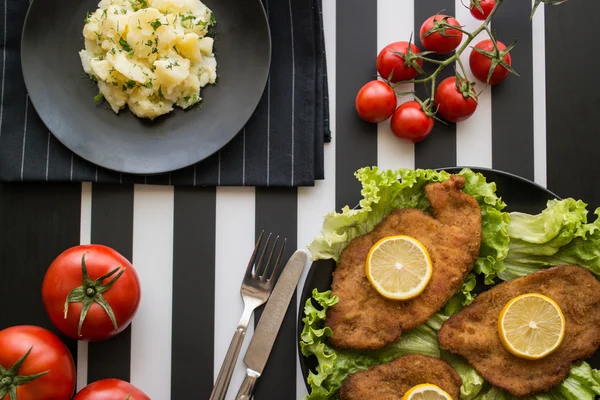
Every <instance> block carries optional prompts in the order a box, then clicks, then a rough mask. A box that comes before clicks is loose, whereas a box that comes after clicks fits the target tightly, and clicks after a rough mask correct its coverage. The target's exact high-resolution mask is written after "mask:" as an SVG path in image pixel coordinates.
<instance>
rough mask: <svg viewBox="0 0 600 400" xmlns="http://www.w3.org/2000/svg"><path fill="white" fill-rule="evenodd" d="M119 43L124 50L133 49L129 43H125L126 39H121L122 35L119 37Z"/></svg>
mask: <svg viewBox="0 0 600 400" xmlns="http://www.w3.org/2000/svg"><path fill="white" fill-rule="evenodd" d="M119 44H120V45H121V47H122V48H123V50H125V51H126V52H130V51H133V49H132V48H131V46H130V45H129V43H127V41H126V40H125V39H123V38H122V37H121V39H119Z"/></svg>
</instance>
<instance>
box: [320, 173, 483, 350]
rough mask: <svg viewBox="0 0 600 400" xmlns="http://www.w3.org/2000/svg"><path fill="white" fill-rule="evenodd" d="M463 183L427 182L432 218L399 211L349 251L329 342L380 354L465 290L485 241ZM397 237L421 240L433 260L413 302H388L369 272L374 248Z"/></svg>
mask: <svg viewBox="0 0 600 400" xmlns="http://www.w3.org/2000/svg"><path fill="white" fill-rule="evenodd" d="M464 182H465V181H464V178H463V177H461V176H458V175H453V176H452V177H451V178H450V179H449V180H447V181H445V182H443V183H431V184H428V185H427V186H426V187H425V194H426V196H427V199H428V200H429V202H430V203H431V213H432V215H433V216H432V215H429V214H427V213H425V212H423V211H420V210H417V209H397V210H395V211H392V213H391V214H390V215H389V216H387V217H386V218H384V219H383V220H382V221H381V222H380V223H379V224H378V225H377V226H376V227H375V229H374V230H373V231H371V232H370V233H368V234H366V235H363V236H359V237H357V238H355V239H353V240H352V241H351V242H350V243H349V244H348V246H347V247H346V248H345V249H344V251H343V252H342V254H341V255H340V259H339V262H338V265H337V268H336V270H335V272H334V273H333V284H332V285H331V288H332V291H333V295H335V296H338V298H339V301H338V303H337V304H336V305H335V306H333V307H332V308H330V309H329V311H328V313H327V320H326V324H327V326H328V327H330V328H331V329H332V330H333V337H331V338H330V341H331V343H332V344H333V345H334V346H336V347H340V348H353V349H360V350H375V349H379V348H381V347H383V346H385V345H386V344H390V343H393V342H396V341H397V340H398V339H399V338H400V335H401V334H402V331H403V330H409V329H412V328H414V327H415V326H417V325H420V324H422V323H424V322H426V321H427V320H428V319H429V318H430V317H431V316H432V315H433V314H435V313H436V312H437V311H438V310H439V309H440V308H442V307H443V306H444V304H446V302H447V301H448V299H450V297H452V295H454V294H455V293H456V292H457V291H458V290H459V289H460V287H461V285H462V283H463V281H464V279H465V278H466V276H467V274H468V273H469V271H471V269H472V268H473V265H474V263H475V260H476V259H477V257H478V255H479V245H480V242H481V210H480V208H479V205H478V204H477V201H476V200H475V199H474V198H473V197H472V196H469V195H467V194H465V193H463V192H462V188H463V186H464ZM392 235H407V236H411V237H414V238H416V239H417V240H419V241H420V242H421V243H423V245H424V246H425V248H426V249H427V250H428V252H429V255H430V257H431V261H432V265H433V274H432V277H431V280H430V281H429V284H428V285H427V287H426V288H425V290H424V291H423V292H422V293H421V294H420V295H419V296H417V297H415V298H414V299H411V300H389V299H386V298H384V297H383V296H381V295H380V294H379V293H378V292H377V291H376V290H375V289H374V288H373V287H372V286H371V284H370V283H369V281H368V280H367V277H366V274H365V261H366V259H367V254H368V252H369V249H370V248H371V246H373V245H374V244H375V243H376V242H377V241H378V240H380V239H382V238H384V237H386V236H392Z"/></svg>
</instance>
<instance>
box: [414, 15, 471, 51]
mask: <svg viewBox="0 0 600 400" xmlns="http://www.w3.org/2000/svg"><path fill="white" fill-rule="evenodd" d="M448 25H450V27H449V26H448ZM451 26H456V27H459V28H460V23H459V22H458V21H457V20H456V19H455V18H453V17H449V16H447V15H441V14H440V15H433V16H431V17H429V18H428V19H427V20H426V21H425V22H423V25H421V30H420V31H419V33H420V37H421V43H422V44H423V47H425V48H426V49H427V50H430V51H434V52H436V53H442V54H445V53H450V52H451V51H452V50H454V49H456V48H457V47H458V46H459V45H460V42H461V41H462V37H463V34H462V32H461V31H460V30H458V29H455V28H452V27H451Z"/></svg>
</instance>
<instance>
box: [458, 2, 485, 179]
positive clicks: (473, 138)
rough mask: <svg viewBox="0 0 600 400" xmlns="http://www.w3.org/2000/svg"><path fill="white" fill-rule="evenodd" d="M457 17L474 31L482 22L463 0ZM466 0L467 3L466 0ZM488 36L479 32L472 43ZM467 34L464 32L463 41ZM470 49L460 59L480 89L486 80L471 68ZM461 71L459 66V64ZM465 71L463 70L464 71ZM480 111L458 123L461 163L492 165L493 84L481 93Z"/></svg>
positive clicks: (478, 89) (468, 75) (459, 160)
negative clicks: (475, 73) (480, 80)
mask: <svg viewBox="0 0 600 400" xmlns="http://www.w3.org/2000/svg"><path fill="white" fill-rule="evenodd" d="M455 3H456V19H457V20H458V21H460V23H461V24H462V25H465V27H464V29H465V30H467V31H471V32H472V31H474V30H475V29H477V27H479V26H480V25H481V21H478V20H476V19H475V18H474V17H473V16H472V15H471V12H470V11H469V9H468V8H466V7H465V6H463V4H462V3H461V0H456V2H455ZM465 3H468V1H466V2H465ZM483 39H487V35H486V33H485V32H484V33H481V34H480V35H478V36H477V37H476V38H475V39H474V40H473V42H471V46H474V45H476V44H477V43H479V41H480V40H483ZM464 40H466V36H463V42H464ZM470 54H471V49H470V48H467V49H466V50H465V51H464V53H463V54H462V56H461V60H462V62H463V65H464V67H465V69H466V70H467V77H468V78H469V80H470V81H471V82H475V83H476V85H475V90H476V91H477V92H480V91H481V89H483V88H484V86H485V85H484V84H483V83H481V82H479V81H477V80H476V79H475V78H474V77H473V74H471V70H470V68H469V55H470ZM456 68H457V70H458V71H460V67H459V66H458V64H457V65H456ZM461 75H462V71H461ZM478 100H479V104H478V105H477V111H475V114H473V115H472V116H471V118H469V119H468V120H466V121H464V122H459V123H458V124H456V164H457V165H459V166H475V167H487V168H491V167H492V90H491V88H490V87H488V88H486V89H485V91H484V92H483V93H482V94H481V95H480V96H479V99H478Z"/></svg>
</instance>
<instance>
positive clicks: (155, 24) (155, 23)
mask: <svg viewBox="0 0 600 400" xmlns="http://www.w3.org/2000/svg"><path fill="white" fill-rule="evenodd" d="M161 25H162V22H160V20H159V19H158V18H156V19H155V20H154V21H152V22H150V26H151V27H152V29H154V30H157V29H158V28H159V27H160V26H161Z"/></svg>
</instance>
